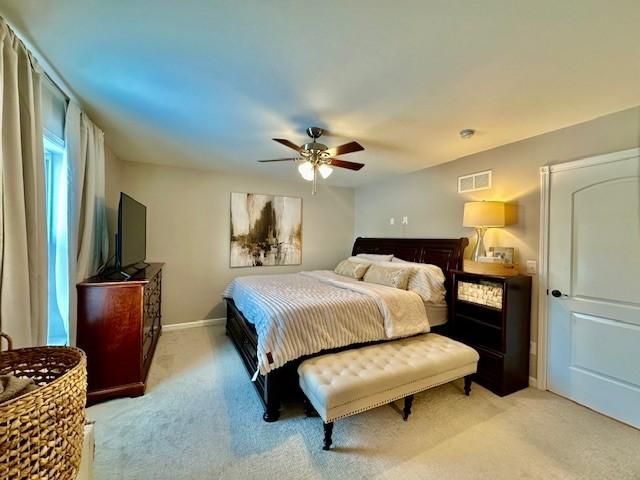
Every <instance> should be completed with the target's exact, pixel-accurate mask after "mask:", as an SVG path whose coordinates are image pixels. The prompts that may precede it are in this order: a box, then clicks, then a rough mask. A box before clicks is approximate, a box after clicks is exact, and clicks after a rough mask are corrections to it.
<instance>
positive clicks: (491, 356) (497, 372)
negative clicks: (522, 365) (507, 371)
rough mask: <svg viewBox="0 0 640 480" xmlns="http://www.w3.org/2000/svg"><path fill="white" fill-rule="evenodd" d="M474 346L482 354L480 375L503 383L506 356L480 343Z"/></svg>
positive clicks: (479, 365) (479, 366)
mask: <svg viewBox="0 0 640 480" xmlns="http://www.w3.org/2000/svg"><path fill="white" fill-rule="evenodd" d="M474 348H475V349H476V350H477V351H478V353H479V354H480V360H479V361H478V376H479V377H481V378H482V379H485V380H488V381H489V382H491V383H501V382H502V377H503V375H504V357H503V356H502V355H499V354H497V353H495V352H492V351H491V350H487V349H485V348H482V347H481V346H479V345H475V346H474Z"/></svg>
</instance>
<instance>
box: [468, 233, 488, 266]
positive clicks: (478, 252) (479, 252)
mask: <svg viewBox="0 0 640 480" xmlns="http://www.w3.org/2000/svg"><path fill="white" fill-rule="evenodd" d="M486 231H487V229H486V228H485V227H476V234H477V235H478V241H477V242H476V248H474V249H473V253H472V254H471V260H473V261H474V262H477V261H478V260H479V259H480V257H484V256H486V255H487V251H486V250H485V248H484V234H485V233H486Z"/></svg>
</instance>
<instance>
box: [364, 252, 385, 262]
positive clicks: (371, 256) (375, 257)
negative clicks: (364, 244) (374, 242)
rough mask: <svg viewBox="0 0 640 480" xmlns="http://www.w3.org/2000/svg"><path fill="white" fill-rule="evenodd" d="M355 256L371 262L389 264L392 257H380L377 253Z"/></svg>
mask: <svg viewBox="0 0 640 480" xmlns="http://www.w3.org/2000/svg"><path fill="white" fill-rule="evenodd" d="M356 256H357V257H358V258H363V259H365V260H371V261H372V262H390V261H391V260H392V259H393V255H380V254H377V253H359V254H358V255H356Z"/></svg>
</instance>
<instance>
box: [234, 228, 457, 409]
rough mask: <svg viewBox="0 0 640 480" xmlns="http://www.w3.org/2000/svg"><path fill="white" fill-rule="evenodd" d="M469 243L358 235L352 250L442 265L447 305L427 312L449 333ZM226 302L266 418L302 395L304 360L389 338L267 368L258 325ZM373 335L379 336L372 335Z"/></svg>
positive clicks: (434, 326)
mask: <svg viewBox="0 0 640 480" xmlns="http://www.w3.org/2000/svg"><path fill="white" fill-rule="evenodd" d="M467 245H468V240H467V239H466V238H459V239H404V238H402V239H398V238H362V237H359V238H357V239H356V241H355V243H354V245H353V250H352V254H353V255H357V254H359V253H379V254H393V255H394V257H396V258H399V259H402V260H407V261H410V262H418V263H428V264H433V265H437V266H438V267H440V268H441V269H442V271H443V273H444V275H445V289H446V296H445V298H446V305H433V306H431V308H427V315H428V317H429V323H430V324H431V331H435V332H439V333H444V334H446V332H447V323H446V322H444V320H445V319H446V318H443V317H446V316H448V315H449V314H446V312H450V311H451V309H450V308H448V309H447V306H450V305H451V289H450V286H451V272H452V271H453V270H456V269H461V268H462V256H463V253H464V249H465V247H466V246H467ZM226 302H227V324H226V332H227V335H228V336H229V338H230V339H231V341H232V343H233V345H234V346H235V348H236V350H237V351H238V353H239V355H240V358H241V359H242V361H243V363H244V365H245V367H246V369H247V372H248V373H249V375H250V376H253V378H254V382H253V384H254V386H255V389H256V391H257V393H258V395H259V397H260V399H261V400H262V402H263V403H264V406H265V411H264V415H263V419H264V420H265V421H267V422H273V421H276V420H278V418H279V415H280V407H281V404H282V402H283V401H295V400H299V399H300V398H301V392H300V390H299V387H298V378H297V373H296V370H297V367H298V365H299V364H300V363H301V362H302V361H304V360H306V359H308V358H310V357H313V356H317V355H321V354H325V353H330V352H336V351H340V350H345V349H347V348H353V347H356V346H362V345H367V344H371V343H380V342H384V341H388V339H386V340H385V339H382V340H379V339H376V340H373V341H372V340H370V339H369V338H368V337H366V336H362V335H360V336H358V337H357V338H365V339H368V340H369V341H363V342H355V343H351V344H349V345H342V346H341V347H339V348H333V349H325V350H321V351H317V352H315V353H313V354H310V355H304V356H301V357H298V358H295V360H291V361H286V362H284V363H283V360H282V359H280V362H276V365H277V368H274V369H272V370H270V371H268V372H265V371H264V368H263V367H259V364H261V365H262V364H264V361H263V360H260V361H259V360H258V358H261V359H262V358H263V356H264V352H260V354H259V349H258V345H259V342H258V339H259V334H258V333H257V331H256V328H255V326H254V325H253V324H252V323H251V322H249V321H248V320H247V319H246V318H245V315H244V314H243V313H242V311H241V310H242V308H240V307H239V306H238V305H236V303H235V302H234V300H233V299H231V298H227V299H226ZM245 308H247V307H245ZM445 314H446V315H445ZM361 322H366V318H365V317H361ZM261 338H263V337H261ZM354 338H356V337H354ZM371 338H377V337H375V336H372V337H371ZM262 343H264V342H262ZM270 356H271V353H269V357H270ZM269 360H270V361H271V362H273V361H274V359H272V358H269ZM259 369H262V371H263V373H266V374H263V375H258V374H257V373H258V370H259Z"/></svg>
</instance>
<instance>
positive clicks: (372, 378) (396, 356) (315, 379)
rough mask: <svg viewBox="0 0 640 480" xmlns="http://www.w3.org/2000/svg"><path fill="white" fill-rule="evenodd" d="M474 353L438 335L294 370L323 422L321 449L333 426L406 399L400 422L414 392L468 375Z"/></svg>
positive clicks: (473, 366)
mask: <svg viewBox="0 0 640 480" xmlns="http://www.w3.org/2000/svg"><path fill="white" fill-rule="evenodd" d="M478 359H479V356H478V352H476V351H475V350H474V349H473V348H471V347H468V346H466V345H464V344H462V343H460V342H456V341H455V340H452V339H450V338H447V337H443V336H442V335H438V334H436V333H426V334H424V335H418V336H415V337H409V338H403V339H400V340H394V341H390V342H385V343H380V344H376V345H370V346H367V347H362V348H354V349H351V350H345V351H342V352H339V353H332V354H327V355H322V356H319V357H315V358H311V359H309V360H305V361H304V362H303V363H302V364H300V367H298V375H299V378H300V388H302V391H303V392H304V394H305V395H306V397H307V399H308V402H310V403H311V405H312V406H313V408H315V410H316V411H317V412H318V414H319V415H320V417H322V420H323V421H324V447H323V448H324V450H328V449H329V448H330V446H331V443H332V440H331V435H332V432H333V422H334V420H338V419H340V418H344V417H348V416H349V415H354V414H356V413H359V412H363V411H365V410H369V409H371V408H375V407H378V406H380V405H385V404H387V403H390V402H393V401H395V400H398V399H400V398H404V399H405V401H404V419H405V420H407V418H408V417H409V415H410V413H411V404H412V402H413V395H414V394H415V393H418V392H421V391H423V390H427V389H429V388H431V387H435V386H437V385H442V384H444V383H448V382H451V381H453V380H456V379H458V378H462V377H464V379H465V382H464V391H465V394H466V395H469V392H470V391H471V375H472V374H473V373H475V372H476V369H477V366H478Z"/></svg>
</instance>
